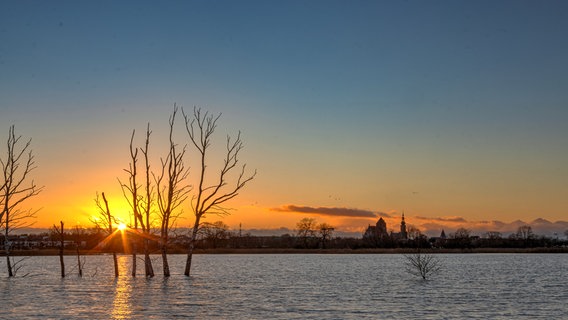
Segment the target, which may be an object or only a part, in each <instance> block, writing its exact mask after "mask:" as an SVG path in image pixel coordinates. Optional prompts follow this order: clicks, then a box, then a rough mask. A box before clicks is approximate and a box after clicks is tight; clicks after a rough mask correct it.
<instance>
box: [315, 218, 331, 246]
mask: <svg viewBox="0 0 568 320" xmlns="http://www.w3.org/2000/svg"><path fill="white" fill-rule="evenodd" d="M333 230H335V228H334V227H333V226H332V225H330V224H328V223H325V222H324V223H321V224H320V225H319V226H318V233H319V235H320V238H321V247H322V249H325V244H326V242H327V241H328V240H331V236H332V235H333Z"/></svg>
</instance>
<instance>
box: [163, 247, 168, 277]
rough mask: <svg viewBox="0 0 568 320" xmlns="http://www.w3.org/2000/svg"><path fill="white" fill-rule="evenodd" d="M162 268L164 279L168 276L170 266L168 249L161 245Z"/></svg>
mask: <svg viewBox="0 0 568 320" xmlns="http://www.w3.org/2000/svg"><path fill="white" fill-rule="evenodd" d="M162 266H163V269H164V277H169V276H170V265H169V263H168V248H167V247H166V245H162Z"/></svg>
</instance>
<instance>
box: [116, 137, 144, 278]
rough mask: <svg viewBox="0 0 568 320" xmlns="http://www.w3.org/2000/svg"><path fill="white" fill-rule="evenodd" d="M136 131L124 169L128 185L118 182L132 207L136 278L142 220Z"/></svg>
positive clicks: (133, 264) (133, 253) (132, 235)
mask: <svg viewBox="0 0 568 320" xmlns="http://www.w3.org/2000/svg"><path fill="white" fill-rule="evenodd" d="M135 133H136V130H133V131H132V136H130V148H129V150H130V163H129V166H128V169H124V171H125V172H126V173H127V174H128V183H123V182H122V181H120V179H119V180H118V182H119V183H120V186H121V189H122V194H123V195H124V198H125V199H126V201H127V202H128V204H129V205H130V208H131V209H132V218H133V219H132V220H134V225H131V226H130V227H131V228H132V230H133V233H132V234H130V237H129V238H130V240H131V243H130V247H131V250H132V276H133V277H136V268H137V266H136V262H137V258H136V253H137V249H138V219H141V216H140V210H139V207H140V204H139V203H140V196H139V193H140V185H139V183H138V181H137V178H138V148H136V147H134V136H135Z"/></svg>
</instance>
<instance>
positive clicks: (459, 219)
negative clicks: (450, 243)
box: [415, 216, 467, 222]
mask: <svg viewBox="0 0 568 320" xmlns="http://www.w3.org/2000/svg"><path fill="white" fill-rule="evenodd" d="M415 218H416V219H421V220H428V221H441V222H467V220H465V219H464V218H462V217H437V218H428V217H421V216H416V217H415Z"/></svg>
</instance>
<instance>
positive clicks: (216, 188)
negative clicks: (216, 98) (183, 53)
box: [182, 107, 256, 276]
mask: <svg viewBox="0 0 568 320" xmlns="http://www.w3.org/2000/svg"><path fill="white" fill-rule="evenodd" d="M182 113H183V117H184V119H185V128H186V131H187V134H188V135H189V139H190V140H191V143H192V144H193V146H194V147H195V150H196V151H197V153H198V155H199V160H200V161H199V167H198V168H199V171H198V177H197V179H198V181H199V182H198V185H197V189H196V190H195V194H194V196H193V198H192V199H191V208H192V211H193V214H194V215H195V220H194V223H193V228H192V231H191V236H190V241H189V248H188V253H187V260H186V264H185V271H184V274H185V275H186V276H189V274H190V270H191V258H192V256H193V250H194V248H195V240H196V239H197V234H198V232H199V227H200V222H201V219H203V218H204V217H205V215H206V214H219V215H227V214H229V212H228V210H227V208H225V207H223V204H224V203H226V202H227V201H229V200H231V199H233V198H235V197H236V196H237V195H238V194H239V191H240V190H241V189H242V188H244V187H245V185H246V184H247V183H248V182H249V181H251V180H252V179H254V177H255V175H256V170H255V171H254V173H252V174H251V173H247V171H246V164H243V165H242V166H238V164H239V154H240V151H241V150H242V149H243V142H242V140H241V134H240V132H239V133H238V135H237V137H236V138H235V139H231V137H230V136H227V142H226V151H225V159H224V161H223V165H222V166H221V167H220V168H219V169H218V170H217V172H216V173H212V172H211V171H210V170H209V169H210V167H208V166H207V155H208V154H209V151H210V147H211V144H212V136H213V134H214V133H215V129H216V128H217V121H218V120H219V118H220V117H221V114H218V115H216V116H215V115H212V114H209V113H208V112H205V113H203V112H202V111H201V108H197V107H194V108H193V114H186V113H185V112H184V111H183V109H182ZM239 168H240V171H237V172H240V173H237V175H236V177H234V178H231V177H230V175H231V173H232V172H233V171H234V170H235V169H236V170H239ZM210 176H214V178H211V179H206V177H210ZM230 180H231V181H230Z"/></svg>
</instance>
